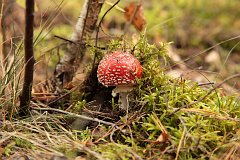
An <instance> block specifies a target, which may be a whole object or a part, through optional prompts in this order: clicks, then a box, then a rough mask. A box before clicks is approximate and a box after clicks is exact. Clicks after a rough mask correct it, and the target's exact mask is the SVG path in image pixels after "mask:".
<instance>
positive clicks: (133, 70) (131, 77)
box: [97, 51, 142, 112]
mask: <svg viewBox="0 0 240 160" xmlns="http://www.w3.org/2000/svg"><path fill="white" fill-rule="evenodd" d="M97 76H98V81H99V82H100V83H102V84H103V85H104V86H106V87H108V86H116V88H115V89H113V90H112V96H113V97H115V96H116V95H117V93H119V101H120V103H121V104H120V107H121V108H122V109H124V110H127V112H128V106H129V103H128V93H129V92H130V91H131V90H132V89H133V87H134V85H135V84H136V80H135V79H136V78H141V77H142V66H141V64H140V62H139V61H138V60H137V58H135V57H134V56H133V55H132V54H130V53H128V52H122V51H115V52H112V53H110V54H107V55H106V56H105V57H103V59H102V60H101V61H100V63H99V66H98V70H97Z"/></svg>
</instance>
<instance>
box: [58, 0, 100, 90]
mask: <svg viewBox="0 0 240 160" xmlns="http://www.w3.org/2000/svg"><path fill="white" fill-rule="evenodd" d="M103 3H104V0H85V3H84V5H83V9H82V11H81V13H80V16H79V19H78V22H77V24H76V26H75V31H74V33H73V34H72V37H71V41H73V42H74V43H69V44H68V46H67V51H66V53H65V54H64V56H63V57H62V59H61V60H60V62H59V63H58V64H57V66H56V69H55V73H54V77H55V82H57V87H58V88H59V89H60V90H61V89H62V88H63V86H64V85H66V84H68V83H69V82H70V81H72V79H73V76H74V73H75V72H76V70H77V68H78V67H79V65H80V63H81V61H82V59H83V57H84V55H85V52H86V38H89V37H91V35H92V33H93V32H94V30H95V28H96V23H97V20H98V15H99V13H100V11H101V8H102V5H103ZM57 90H58V89H57Z"/></svg>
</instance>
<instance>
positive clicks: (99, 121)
mask: <svg viewBox="0 0 240 160" xmlns="http://www.w3.org/2000/svg"><path fill="white" fill-rule="evenodd" d="M32 109H35V110H40V111H55V112H59V113H63V114H67V115H70V116H74V117H77V118H81V119H85V120H89V121H94V122H98V123H102V124H106V125H109V126H115V124H114V123H111V122H106V121H103V120H100V119H97V118H91V117H88V116H84V115H78V114H75V113H71V112H67V111H63V110H60V109H55V108H36V107H32Z"/></svg>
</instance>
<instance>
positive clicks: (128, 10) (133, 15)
mask: <svg viewBox="0 0 240 160" xmlns="http://www.w3.org/2000/svg"><path fill="white" fill-rule="evenodd" d="M124 10H125V13H124V16H125V18H126V19H127V21H130V22H131V23H132V24H133V25H134V27H135V28H136V29H137V30H139V31H142V30H143V28H144V25H145V24H146V20H145V18H144V15H143V7H142V5H141V4H136V3H134V2H132V3H130V4H129V5H128V6H126V7H125V8H124Z"/></svg>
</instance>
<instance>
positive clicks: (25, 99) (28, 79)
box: [19, 0, 35, 116]
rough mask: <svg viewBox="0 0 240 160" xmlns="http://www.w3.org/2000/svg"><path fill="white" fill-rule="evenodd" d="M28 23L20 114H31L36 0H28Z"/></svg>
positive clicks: (26, 27) (26, 26)
mask: <svg viewBox="0 0 240 160" xmlns="http://www.w3.org/2000/svg"><path fill="white" fill-rule="evenodd" d="M25 17H26V25H25V39H24V50H25V65H24V70H25V72H24V82H23V90H22V93H21V95H20V111H19V115H20V116H27V115H28V114H29V103H30V100H31V92H32V83H33V71H34V63H35V59H34V54H33V24H34V0H26V13H25Z"/></svg>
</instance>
